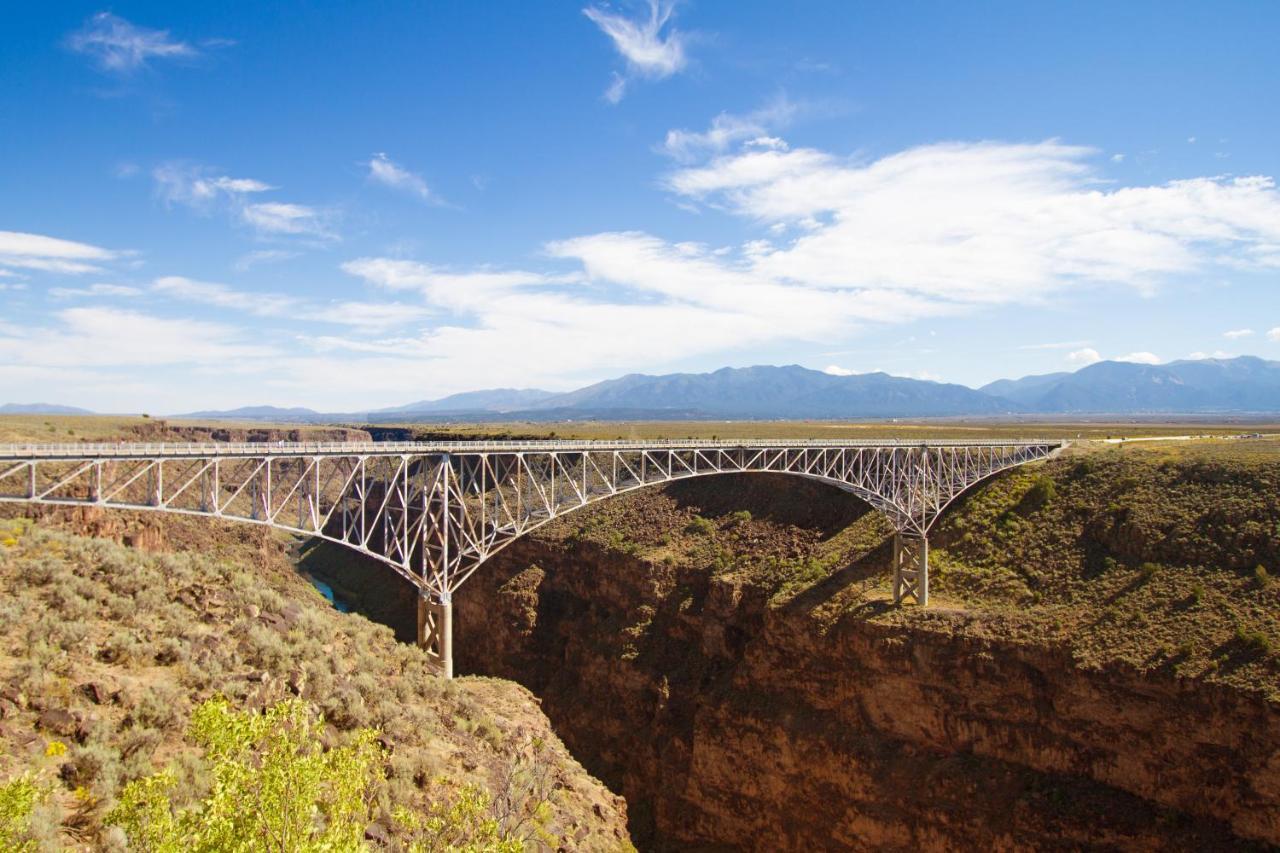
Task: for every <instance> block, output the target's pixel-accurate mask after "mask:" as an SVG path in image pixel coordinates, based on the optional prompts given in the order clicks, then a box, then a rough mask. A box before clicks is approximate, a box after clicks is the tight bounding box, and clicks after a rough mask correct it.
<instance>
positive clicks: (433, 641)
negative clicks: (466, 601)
mask: <svg viewBox="0 0 1280 853" xmlns="http://www.w3.org/2000/svg"><path fill="white" fill-rule="evenodd" d="M418 646H419V647H420V648H422V649H425V650H426V652H427V656H428V657H430V658H431V659H432V660H434V661H435V662H436V663H437V664H438V665H439V667H440V674H441V675H443V676H444V677H445V678H453V596H452V595H450V594H449V593H447V592H446V593H442V594H441V595H439V596H436V595H432V594H431V593H429V592H427V591H426V590H425V589H424V590H422V591H421V592H420V593H419V594H418Z"/></svg>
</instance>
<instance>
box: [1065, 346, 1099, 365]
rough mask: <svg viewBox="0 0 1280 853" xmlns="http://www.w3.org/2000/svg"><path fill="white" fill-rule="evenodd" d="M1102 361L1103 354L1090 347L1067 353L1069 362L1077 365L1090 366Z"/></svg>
mask: <svg viewBox="0 0 1280 853" xmlns="http://www.w3.org/2000/svg"><path fill="white" fill-rule="evenodd" d="M1100 361H1102V356H1101V355H1099V354H1098V351H1097V350H1096V349H1092V348H1090V347H1085V348H1084V349H1078V350H1075V351H1073V352H1069V353H1067V362H1068V363H1069V364H1073V365H1075V366H1077V367H1088V366H1089V365H1091V364H1097V363H1098V362H1100Z"/></svg>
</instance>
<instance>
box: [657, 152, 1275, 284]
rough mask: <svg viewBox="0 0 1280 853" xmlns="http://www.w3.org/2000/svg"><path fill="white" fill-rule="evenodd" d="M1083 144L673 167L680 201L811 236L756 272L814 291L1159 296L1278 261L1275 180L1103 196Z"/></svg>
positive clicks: (770, 155) (779, 157) (748, 156)
mask: <svg viewBox="0 0 1280 853" xmlns="http://www.w3.org/2000/svg"><path fill="white" fill-rule="evenodd" d="M1092 154H1093V152H1092V151H1091V150H1090V149H1087V148H1080V147H1074V146H1068V145H1064V144H1062V143H1059V142H1053V141H1050V142H1044V143H1039V144H1031V145H1013V144H998V143H975V144H969V143H948V144H940V145H929V146H924V147H920V148H913V149H908V150H906V151H903V152H901V153H898V154H893V155H890V156H887V157H883V158H880V159H878V160H873V161H857V160H850V159H846V158H841V157H836V156H834V155H831V154H827V153H825V152H821V151H817V150H814V149H803V148H802V149H789V150H787V149H782V148H777V147H773V148H767V149H766V148H760V147H752V148H747V149H744V150H742V151H740V152H738V153H736V154H733V155H727V156H722V157H717V158H715V159H714V160H712V161H711V163H709V164H708V165H706V166H703V167H698V168H686V169H680V170H677V171H675V172H673V173H671V174H670V175H668V176H667V179H666V184H667V186H668V187H669V188H670V189H671V190H672V191H673V192H675V193H676V194H678V195H679V196H681V197H683V198H684V199H686V200H688V201H691V202H695V203H702V204H707V205H711V206H714V207H717V208H720V209H724V210H727V211H729V212H731V213H734V214H737V215H740V216H743V217H746V218H749V219H751V220H754V221H757V222H760V223H762V224H766V225H771V224H775V223H783V224H786V225H789V226H799V227H801V228H802V229H804V230H807V232H808V233H802V234H801V236H800V237H798V238H797V239H796V240H794V241H793V242H792V243H790V244H789V245H786V246H783V247H781V248H779V249H777V250H776V251H773V252H771V253H767V254H764V255H762V256H760V257H759V258H758V259H757V260H756V262H755V271H756V272H757V273H759V274H762V275H766V276H769V277H772V278H775V279H778V280H791V281H796V282H803V283H805V284H807V285H808V286H809V287H811V288H834V289H857V288H878V289H885V290H892V291H903V292H909V293H913V294H917V295H919V296H921V297H923V298H926V299H929V300H936V301H942V302H950V303H967V304H980V303H999V302H1023V301H1034V300H1043V299H1045V298H1047V297H1048V296H1050V295H1052V294H1054V293H1056V292H1058V291H1062V290H1074V289H1078V288H1080V287H1081V286H1087V285H1094V286H1097V285H1115V284H1122V285H1127V286H1130V287H1134V288H1137V289H1139V290H1144V291H1145V290H1150V289H1151V288H1153V287H1155V286H1157V285H1159V284H1161V283H1162V282H1163V281H1164V280H1166V279H1168V278H1170V277H1172V276H1174V275H1179V274H1186V273H1193V272H1203V271H1205V270H1208V269H1212V268H1214V267H1219V268H1221V267H1223V266H1237V265H1238V266H1247V267H1251V268H1260V267H1266V266H1273V265H1278V264H1280V193H1277V191H1276V188H1275V184H1274V182H1273V181H1272V180H1271V179H1270V178H1262V177H1246V178H1194V179H1190V180H1184V181H1174V182H1171V183H1168V184H1163V185H1158V186H1146V187H1126V188H1118V189H1107V188H1106V187H1105V185H1104V184H1102V183H1101V182H1100V181H1098V180H1097V178H1096V177H1095V175H1094V173H1093V171H1092V169H1091V168H1090V166H1089V162H1088V161H1089V158H1090V157H1091V156H1092Z"/></svg>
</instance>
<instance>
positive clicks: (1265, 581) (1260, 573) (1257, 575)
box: [1253, 563, 1271, 589]
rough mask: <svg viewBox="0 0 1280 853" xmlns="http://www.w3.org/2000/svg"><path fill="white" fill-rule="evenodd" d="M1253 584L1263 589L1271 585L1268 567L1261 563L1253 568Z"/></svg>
mask: <svg viewBox="0 0 1280 853" xmlns="http://www.w3.org/2000/svg"><path fill="white" fill-rule="evenodd" d="M1253 582H1254V583H1256V584H1257V585H1258V586H1259V587H1261V588H1263V589H1265V588H1266V587H1267V586H1269V585H1270V584H1271V573H1270V572H1268V571H1267V567H1266V566H1264V565H1262V564H1261V563H1259V564H1258V565H1256V566H1254V567H1253Z"/></svg>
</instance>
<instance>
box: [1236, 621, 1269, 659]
mask: <svg viewBox="0 0 1280 853" xmlns="http://www.w3.org/2000/svg"><path fill="white" fill-rule="evenodd" d="M1236 642H1237V643H1239V644H1240V645H1242V646H1244V647H1245V648H1246V649H1247V650H1249V651H1251V652H1258V653H1261V654H1269V653H1270V652H1271V639H1270V638H1269V637H1268V636H1267V635H1266V634H1264V633H1262V632H1261V631H1250V630H1248V629H1246V628H1244V627H1243V626H1239V627H1237V628H1236Z"/></svg>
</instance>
